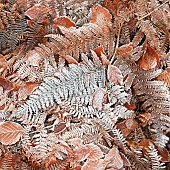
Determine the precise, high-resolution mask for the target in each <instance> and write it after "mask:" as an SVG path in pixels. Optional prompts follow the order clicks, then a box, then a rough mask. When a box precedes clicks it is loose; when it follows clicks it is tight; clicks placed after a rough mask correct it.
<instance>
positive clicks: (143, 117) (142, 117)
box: [137, 112, 152, 127]
mask: <svg viewBox="0 0 170 170" xmlns="http://www.w3.org/2000/svg"><path fill="white" fill-rule="evenodd" d="M151 117H152V116H151V113H149V112H145V113H142V114H140V115H138V116H137V118H138V119H139V120H140V122H141V123H140V124H139V125H140V126H143V127H145V126H146V125H147V124H148V122H149V120H150V119H151Z"/></svg>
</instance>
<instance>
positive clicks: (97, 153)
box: [85, 143, 103, 161]
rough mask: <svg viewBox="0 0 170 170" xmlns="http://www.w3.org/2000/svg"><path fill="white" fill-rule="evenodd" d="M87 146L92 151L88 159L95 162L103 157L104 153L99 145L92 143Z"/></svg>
mask: <svg viewBox="0 0 170 170" xmlns="http://www.w3.org/2000/svg"><path fill="white" fill-rule="evenodd" d="M85 146H86V147H87V148H88V149H89V150H90V154H89V155H88V157H87V158H88V159H91V160H93V161H95V160H98V159H100V158H102V157H103V152H102V151H101V149H100V148H99V147H98V146H97V145H95V144H93V143H90V144H87V145H85Z"/></svg>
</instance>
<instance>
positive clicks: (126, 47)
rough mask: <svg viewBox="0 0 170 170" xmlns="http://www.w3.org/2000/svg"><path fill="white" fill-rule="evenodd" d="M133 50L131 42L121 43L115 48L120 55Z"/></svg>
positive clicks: (124, 55)
mask: <svg viewBox="0 0 170 170" xmlns="http://www.w3.org/2000/svg"><path fill="white" fill-rule="evenodd" d="M132 50H133V46H132V45H131V44H126V45H122V46H121V47H119V48H118V49H117V55H119V56H121V57H126V56H127V55H128V54H130V53H131V52H132Z"/></svg>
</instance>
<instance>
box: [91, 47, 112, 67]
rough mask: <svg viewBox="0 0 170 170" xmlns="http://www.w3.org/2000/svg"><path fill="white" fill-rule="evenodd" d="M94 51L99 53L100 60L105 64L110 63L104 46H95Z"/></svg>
mask: <svg viewBox="0 0 170 170" xmlns="http://www.w3.org/2000/svg"><path fill="white" fill-rule="evenodd" d="M94 52H95V53H96V54H97V56H98V57H99V59H100V61H101V62H102V64H103V65H109V64H110V61H109V60H108V59H107V57H106V53H105V51H104V48H103V46H99V47H96V48H94Z"/></svg>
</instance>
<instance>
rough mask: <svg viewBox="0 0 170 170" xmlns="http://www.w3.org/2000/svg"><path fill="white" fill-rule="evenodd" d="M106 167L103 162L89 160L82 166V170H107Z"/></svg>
mask: <svg viewBox="0 0 170 170" xmlns="http://www.w3.org/2000/svg"><path fill="white" fill-rule="evenodd" d="M105 167H106V165H105V163H104V161H103V160H96V161H93V160H89V161H87V162H86V163H85V164H84V165H83V166H82V169H81V170H105Z"/></svg>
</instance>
